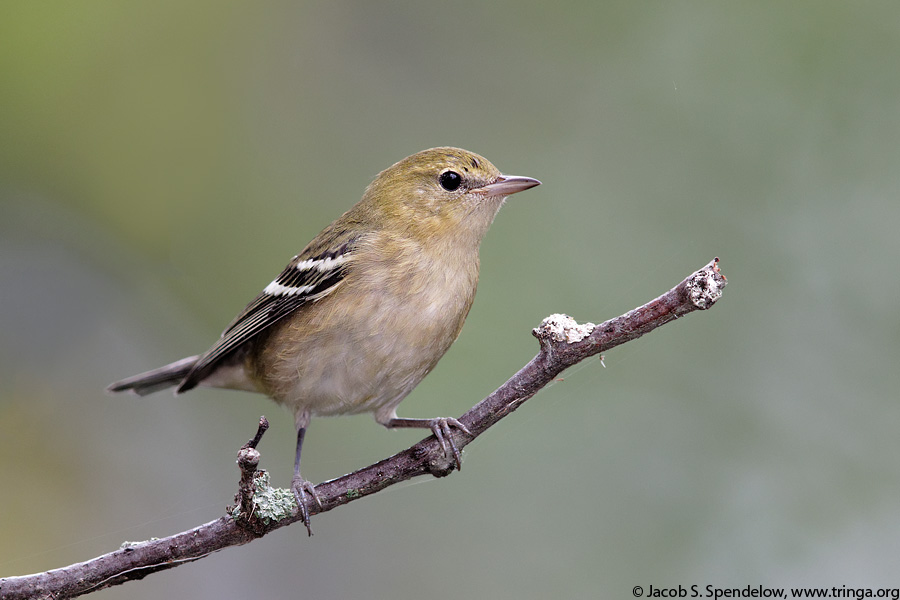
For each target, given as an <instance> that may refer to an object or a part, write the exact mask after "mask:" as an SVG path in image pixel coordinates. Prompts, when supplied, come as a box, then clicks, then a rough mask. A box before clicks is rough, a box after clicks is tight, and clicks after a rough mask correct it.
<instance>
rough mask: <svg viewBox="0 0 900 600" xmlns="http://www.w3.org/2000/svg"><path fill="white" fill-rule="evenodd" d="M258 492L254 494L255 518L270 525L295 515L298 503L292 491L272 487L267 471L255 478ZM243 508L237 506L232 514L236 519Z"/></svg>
mask: <svg viewBox="0 0 900 600" xmlns="http://www.w3.org/2000/svg"><path fill="white" fill-rule="evenodd" d="M254 483H255V484H256V492H254V494H253V506H254V510H253V516H254V517H256V518H257V519H259V520H260V521H262V522H263V523H264V524H266V525H268V524H269V523H272V522H277V521H281V520H282V519H286V518H288V517H290V516H292V515H293V514H294V510H295V509H296V507H297V502H296V501H295V500H294V494H293V493H292V492H291V490H286V489H284V488H276V487H272V486H271V484H270V483H269V473H268V472H267V471H257V473H256V475H255V477H254ZM240 513H241V507H240V506H235V507H234V510H233V511H232V512H231V516H232V518H234V519H237V518H239V517H240Z"/></svg>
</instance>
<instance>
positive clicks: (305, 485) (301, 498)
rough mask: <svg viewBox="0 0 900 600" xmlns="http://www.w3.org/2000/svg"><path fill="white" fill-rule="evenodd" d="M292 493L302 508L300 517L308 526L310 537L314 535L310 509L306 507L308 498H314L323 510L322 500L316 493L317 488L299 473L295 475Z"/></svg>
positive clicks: (292, 482)
mask: <svg viewBox="0 0 900 600" xmlns="http://www.w3.org/2000/svg"><path fill="white" fill-rule="evenodd" d="M291 491H292V492H293V493H294V500H296V501H297V506H299V507H300V515H301V517H302V519H303V524H304V525H306V531H307V532H308V533H309V535H312V528H311V527H310V526H309V508H307V506H306V497H307V494H308V495H310V496H312V499H313V500H315V501H316V504H318V505H319V508H322V500H321V499H320V498H319V494H317V493H316V487H315V486H314V485H313V484H312V483H310V482H308V481H307V480H305V479H303V478H302V477H300V474H299V473H297V474H296V475H294V479H293V481H291Z"/></svg>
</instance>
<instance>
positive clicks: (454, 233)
mask: <svg viewBox="0 0 900 600" xmlns="http://www.w3.org/2000/svg"><path fill="white" fill-rule="evenodd" d="M540 183H541V182H540V181H538V180H537V179H533V178H531V177H521V176H514V175H504V174H502V173H501V172H500V171H499V170H498V169H497V168H496V167H495V166H494V165H493V164H491V163H490V162H489V161H488V160H487V159H486V158H484V157H482V156H480V155H478V154H475V153H474V152H469V151H467V150H463V149H461V148H454V147H438V148H431V149H428V150H423V151H421V152H418V153H416V154H413V155H411V156H408V157H407V158H404V159H402V160H400V161H399V162H397V163H395V164H393V165H392V166H390V167H388V168H387V169H385V170H384V171H382V172H381V173H379V174H378V175H377V176H376V177H375V179H374V180H373V181H372V182H371V184H369V186H368V187H367V188H366V190H365V193H364V194H363V196H362V199H361V200H360V201H359V202H358V203H357V204H356V205H354V206H353V207H352V208H351V209H350V210H348V211H347V212H346V213H344V214H343V215H342V216H341V217H339V218H338V219H337V220H335V221H334V222H333V223H331V224H330V225H329V226H327V227H326V228H325V229H323V230H322V231H321V232H320V233H319V234H318V235H317V236H316V237H315V238H313V240H312V241H311V242H310V243H309V244H307V246H306V247H305V248H304V249H303V250H302V251H301V252H300V253H299V254H297V255H296V256H294V258H293V259H291V261H290V262H289V263H288V265H287V266H286V267H285V268H284V270H283V271H282V272H281V274H280V275H278V276H277V277H276V278H275V279H274V280H273V281H272V282H271V283H269V284H268V285H267V286H266V287H265V288H264V289H263V291H262V292H261V293H260V294H259V295H258V296H256V298H255V299H254V300H253V301H251V302H250V303H249V304H248V305H247V306H246V308H244V310H243V311H242V312H241V313H240V314H239V315H238V316H237V317H236V318H235V319H234V320H233V321H232V322H231V324H229V325H228V327H226V328H225V330H224V332H223V333H222V334H221V336H220V337H219V339H218V340H216V341H215V343H213V344H212V346H211V347H210V348H209V349H208V350H207V351H206V352H204V353H202V354H198V355H196V356H189V357H187V358H183V359H181V360H178V361H175V362H173V363H170V364H168V365H165V366H163V367H159V368H157V369H153V370H151V371H147V372H145V373H141V374H139V375H135V376H133V377H129V378H127V379H123V380H121V381H117V382H115V383H112V384H110V385H109V387H108V388H107V390H108V391H109V392H113V393H114V392H125V391H127V392H131V393H133V394H137V395H140V396H144V395H147V394H151V393H153V392H157V391H159V390H163V389H166V388H173V387H174V388H175V394H181V393H183V392H187V391H188V390H191V389H193V388H194V387H197V386H204V387H213V388H225V389H234V390H243V391H248V392H256V393H262V394H265V395H266V396H268V397H269V398H271V399H272V400H274V401H275V402H276V403H277V404H280V405H283V406H285V407H287V408H288V409H289V410H290V411H291V412H292V413H293V416H294V426H295V429H296V434H297V437H296V442H297V443H296V448H295V454H294V476H293V479H292V481H291V491H292V492H293V495H294V498H295V500H296V501H297V504H298V507H299V511H300V515H301V517H302V520H303V523H304V524H305V525H306V528H307V530H308V532H309V535H312V529H311V527H310V519H309V508H308V507H307V496H309V497H311V499H312V501H315V502H316V503H317V504H318V505H319V507H321V501H320V499H319V496H318V495H317V494H316V491H315V487H314V486H313V485H312V484H311V483H310V482H309V481H307V480H306V479H304V478H303V477H302V476H301V474H300V455H301V450H302V447H303V440H304V437H305V435H306V431H307V428H308V427H309V424H310V419H311V418H312V417H320V416H332V415H345V414H358V413H372V414H373V415H374V417H375V420H376V421H377V422H378V423H380V424H381V425H383V426H385V427H387V428H399V427H419V428H424V429H429V430H431V432H432V433H433V434H434V436H435V437H436V438H437V439H438V441H439V443H440V445H441V448H442V449H443V451H444V454H445V455H446V456H447V458H448V459H450V460H452V462H453V464H454V465H455V467H456V468H457V469H459V468H460V466H461V463H460V453H459V451H458V449H457V446H456V444H455V442H454V440H453V429H456V430H458V431H460V432H462V433H463V434H466V435H471V433H470V432H469V431H468V429H467V428H466V427H465V426H464V425H463V424H462V423H460V422H459V421H458V420H457V419H454V418H451V417H437V418H425V419H422V418H400V417H398V416H397V412H396V411H397V406H398V405H399V404H400V402H401V401H402V400H403V399H404V398H405V397H406V396H407V395H408V394H409V393H410V392H411V391H412V389H413V388H415V387H416V385H418V384H419V382H421V381H422V379H423V378H424V377H425V376H426V375H427V374H428V373H429V372H430V371H431V370H432V369H433V368H434V367H435V365H436V364H437V362H438V361H439V360H440V358H441V357H442V356H443V355H444V353H445V352H447V350H448V349H449V348H450V345H451V344H452V343H453V342H454V341H455V340H456V338H457V337H458V336H459V333H460V331H461V329H462V327H463V323H464V321H465V319H466V316H467V315H468V313H469V309H470V308H471V306H472V302H473V300H474V297H475V291H476V287H477V284H478V275H479V247H480V244H481V241H482V239H483V238H484V236H485V234H486V233H487V231H488V228H489V227H490V225H491V223H492V222H493V220H494V217H495V216H496V215H497V213H498V211H499V210H500V207H501V206H502V205H503V204H504V202H505V200H506V198H507V197H508V196H510V195H512V194H515V193H517V192H521V191H524V190H527V189H530V188H532V187H535V186H537V185H540Z"/></svg>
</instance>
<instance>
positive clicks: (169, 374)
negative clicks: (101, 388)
mask: <svg viewBox="0 0 900 600" xmlns="http://www.w3.org/2000/svg"><path fill="white" fill-rule="evenodd" d="M199 358H200V357H199V356H188V357H187V358H182V359H181V360H176V361H175V362H173V363H171V364H168V365H166V366H164V367H159V368H158V369H153V370H152V371H147V372H146V373H141V374H140V375H135V376H133V377H129V378H127V379H123V380H122V381H117V382H115V383H111V384H109V387H107V388H106V391H107V392H125V391H129V392H132V393H134V394H137V395H138V396H146V395H147V394H152V393H153V392H158V391H159V390H164V389H166V388H169V387H173V386H176V385H178V384H180V383H181V382H182V381H183V380H184V378H185V377H187V375H188V373H190V371H191V369H192V368H193V367H194V365H195V364H196V363H197V359H199Z"/></svg>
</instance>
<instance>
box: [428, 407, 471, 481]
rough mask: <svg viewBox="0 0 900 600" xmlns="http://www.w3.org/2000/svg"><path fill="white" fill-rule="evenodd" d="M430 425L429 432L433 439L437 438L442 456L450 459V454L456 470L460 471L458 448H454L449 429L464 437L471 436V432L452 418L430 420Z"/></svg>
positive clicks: (460, 462)
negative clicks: (454, 429)
mask: <svg viewBox="0 0 900 600" xmlns="http://www.w3.org/2000/svg"><path fill="white" fill-rule="evenodd" d="M430 425H431V432H432V433H434V437H436V438H437V440H438V442H439V443H440V444H441V448H443V450H444V456H446V457H447V458H450V455H451V454H452V455H453V462H454V464H455V465H456V470H457V471H459V470H461V469H462V457H461V455H460V453H459V448H457V447H456V442H455V441H454V440H453V432H452V431H451V430H450V428H451V427H456V428H457V429H459V430H460V431H462V432H463V433H465V434H466V435H472V432H471V431H469V430H468V428H467V427H466V426H465V425H463V424H462V423H460V422H459V421H458V420H457V419H454V418H453V417H438V418H437V419H432V420H431V422H430Z"/></svg>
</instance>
